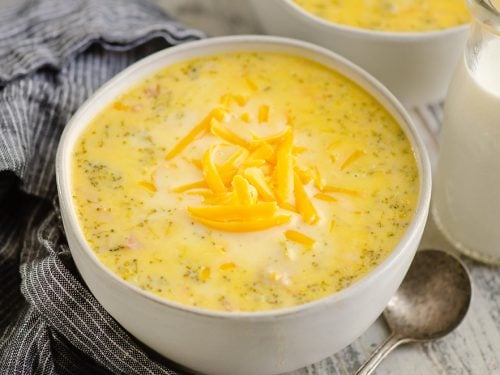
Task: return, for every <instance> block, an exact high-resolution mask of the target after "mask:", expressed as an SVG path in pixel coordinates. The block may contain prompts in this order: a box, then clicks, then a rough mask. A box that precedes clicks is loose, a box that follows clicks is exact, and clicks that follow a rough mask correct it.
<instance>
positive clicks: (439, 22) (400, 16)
mask: <svg viewBox="0 0 500 375" xmlns="http://www.w3.org/2000/svg"><path fill="white" fill-rule="evenodd" d="M293 1H294V2H295V3H296V4H297V5H299V6H300V7H302V8H304V9H305V10H306V11H308V12H310V13H312V14H314V15H316V16H318V17H321V18H324V19H326V20H328V21H331V22H334V23H338V24H341V25H347V26H353V27H359V28H363V29H370V30H380V31H403V32H405V31H406V32H419V31H431V30H440V29H446V28H450V27H454V26H459V25H463V24H466V23H468V22H469V20H470V15H469V12H468V10H467V6H466V3H465V0H293Z"/></svg>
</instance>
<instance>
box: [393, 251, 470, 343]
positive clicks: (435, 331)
mask: <svg viewBox="0 0 500 375" xmlns="http://www.w3.org/2000/svg"><path fill="white" fill-rule="evenodd" d="M471 295H472V288H471V282H470V278H469V274H468V272H467V270H466V268H465V266H464V265H463V264H462V262H461V261H460V260H458V259H457V258H456V257H455V256H453V255H451V254H449V253H446V252H444V251H438V250H424V251H420V252H418V253H417V255H416V256H415V259H414V261H413V263H412V264H411V267H410V269H409V271H408V273H407V274H406V277H405V279H404V281H403V283H402V284H401V286H400V287H399V289H398V291H397V292H396V294H395V295H394V296H393V297H392V298H391V300H390V301H389V304H388V305H387V307H386V309H385V311H384V317H385V319H386V320H387V324H388V325H389V327H390V328H391V331H392V332H397V333H399V334H400V335H401V336H404V337H406V338H408V339H411V340H412V341H427V340H433V339H437V338H439V337H442V336H444V335H446V334H448V333H449V332H451V331H452V330H454V329H455V328H456V327H457V326H458V325H459V324H460V322H461V321H462V320H463V318H464V317H465V314H466V313H467V310H468V308H469V303H470V299H471Z"/></svg>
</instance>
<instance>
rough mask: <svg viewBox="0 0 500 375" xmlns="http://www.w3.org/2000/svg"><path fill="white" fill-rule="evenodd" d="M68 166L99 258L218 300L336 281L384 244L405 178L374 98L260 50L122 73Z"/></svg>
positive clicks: (403, 143)
mask: <svg viewBox="0 0 500 375" xmlns="http://www.w3.org/2000/svg"><path fill="white" fill-rule="evenodd" d="M72 171H73V172H72V192H73V200H74V204H75V207H76V210H77V215H78V218H79V221H80V225H81V228H82V230H83V233H84V236H85V238H86V240H87V242H88V244H89V245H90V247H91V248H92V249H93V251H94V252H95V254H96V256H97V257H98V258H99V259H100V261H101V262H102V263H103V264H104V265H105V266H106V267H107V268H108V269H110V270H111V271H112V272H114V273H115V274H116V275H118V276H119V277H121V278H122V279H124V280H126V281H127V282H129V283H131V284H133V285H136V286H137V287H139V288H141V289H144V290H146V291H149V292H151V293H154V294H155V295H158V296H160V297H163V298H165V299H167V300H170V301H176V302H180V303H182V304H185V305H190V306H198V307H203V308H207V309H215V310H227V311H257V310H268V309H276V308H281V307H286V306H293V305H299V304H303V303H306V302H309V301H312V300H314V299H318V298H321V297H325V296H327V295H330V294H332V293H335V292H336V291H339V290H341V289H342V288H345V287H347V286H348V285H350V284H351V283H352V282H353V281H355V280H357V279H359V278H360V277H361V276H363V275H365V274H366V273H367V272H369V271H370V270H371V269H373V268H374V267H375V266H377V265H378V264H379V263H380V262H381V261H383V260H384V258H385V257H386V256H387V255H388V254H389V253H390V252H391V251H392V250H393V249H394V247H395V246H396V244H397V243H398V241H399V240H400V239H401V237H402V236H403V234H404V233H405V230H406V229H407V227H408V224H409V223H410V221H411V219H412V216H413V214H414V210H415V206H416V200H417V197H418V192H419V188H418V186H419V183H418V180H419V177H418V170H417V166H416V161H415V158H414V154H413V152H412V149H411V146H410V144H409V142H408V140H407V138H406V136H405V134H404V133H403V131H402V130H401V128H400V127H399V126H398V124H397V123H396V121H395V120H394V119H393V118H392V117H391V115H390V114H389V113H388V112H387V111H386V110H385V109H384V108H383V107H382V106H381V104H379V103H378V102H377V101H376V100H375V99H374V98H373V97H371V96H370V95H369V94H368V93H366V92H365V91H364V90H363V89H361V88H360V87H359V86H357V85H356V84H354V83H353V82H351V81H350V80H349V79H347V78H345V77H344V76H342V75H340V74H338V73H336V72H335V71H332V70H331V69H329V68H327V67H325V66H322V65H320V64H318V63H315V62H312V61H309V60H306V59H303V58H300V57H295V56H289V55H285V54H277V53H267V52H265V53H264V52H262V53H261V52H259V53H252V52H242V53H227V54H220V55H215V56H210V57H203V58H197V59H193V60H189V61H185V62H181V63H176V64H174V65H171V66H168V67H166V68H165V69H163V70H161V71H159V72H158V73H156V74H155V75H153V76H151V77H150V78H148V79H146V80H145V81H143V82H141V83H140V84H138V85H136V86H135V87H133V88H132V89H130V90H129V91H128V92H126V93H124V94H123V95H122V96H121V97H119V98H117V100H116V101H114V102H113V103H112V104H110V105H109V106H107V107H106V108H105V109H104V110H103V111H102V112H101V113H100V114H99V115H97V116H96V117H95V118H94V119H93V121H92V122H91V123H89V124H88V126H87V127H86V129H85V130H84V131H83V133H82V134H81V135H80V137H79V139H78V140H77V142H76V145H75V148H74V153H73V165H72Z"/></svg>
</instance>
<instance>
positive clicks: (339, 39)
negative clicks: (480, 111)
mask: <svg viewBox="0 0 500 375" xmlns="http://www.w3.org/2000/svg"><path fill="white" fill-rule="evenodd" d="M251 3H252V4H253V6H254V9H255V11H256V14H257V17H258V19H259V21H260V22H261V24H262V26H263V27H264V29H265V31H266V32H267V33H269V34H274V35H281V36H287V37H292V38H299V39H302V40H306V41H309V42H313V43H316V44H319V45H321V46H323V47H326V48H329V49H331V50H332V51H334V52H337V53H339V54H341V55H343V56H345V57H347V58H348V59H350V60H352V61H353V62H354V63H356V64H358V65H359V66H361V67H362V68H364V69H366V70H367V71H368V72H369V73H371V74H373V76H375V78H378V79H379V80H380V81H381V82H382V83H383V84H384V85H386V86H387V88H389V90H391V91H392V92H393V94H395V95H396V97H398V99H400V100H401V101H402V102H403V104H405V105H407V106H413V105H420V104H424V103H433V102H436V101H440V100H443V99H444V97H445V95H446V91H447V89H448V84H449V82H450V80H451V75H452V74H453V71H454V70H455V67H456V65H457V64H458V61H459V58H460V56H461V54H462V52H463V48H464V46H465V41H466V38H467V29H468V25H463V26H458V27H453V28H449V29H445V30H437V31H430V32H421V33H415V32H411V33H410V32H383V31H372V30H365V29H359V28H354V27H349V26H343V25H338V24H334V23H332V22H328V21H326V20H323V19H321V18H319V17H316V16H314V15H312V14H311V13H308V12H307V11H305V10H303V9H302V8H301V7H299V6H298V5H296V4H295V3H294V2H293V1H292V0H251Z"/></svg>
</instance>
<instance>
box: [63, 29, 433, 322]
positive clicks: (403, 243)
mask: <svg viewBox="0 0 500 375" xmlns="http://www.w3.org/2000/svg"><path fill="white" fill-rule="evenodd" d="M250 45H254V47H253V48H254V49H253V51H255V50H256V49H255V45H259V46H260V48H262V49H264V46H273V45H274V46H276V45H278V46H281V47H284V48H285V47H289V48H291V49H297V50H301V51H304V52H310V53H312V54H315V55H317V56H318V58H319V57H322V58H323V59H324V60H328V61H329V62H330V63H331V64H332V65H333V64H335V65H337V66H338V67H337V68H333V67H332V66H328V67H329V68H330V69H332V70H336V69H339V68H340V69H339V70H338V72H339V73H340V74H342V75H344V76H347V78H349V79H350V80H352V81H353V82H354V83H356V84H357V85H359V86H360V87H362V88H363V89H364V90H365V91H367V92H368V93H369V94H370V95H372V96H375V95H378V96H379V98H376V99H377V100H378V101H379V102H381V104H382V105H383V106H384V108H385V109H386V110H387V111H389V113H391V115H393V117H396V116H395V114H397V116H399V118H400V121H398V123H399V125H400V126H401V127H402V128H403V131H404V132H405V134H406V135H407V138H408V140H409V142H410V144H411V146H412V149H413V153H414V156H415V159H416V163H417V166H418V169H419V185H420V189H419V197H418V202H417V206H416V208H415V212H414V215H413V218H412V220H411V222H410V225H409V226H408V228H407V229H406V231H405V233H404V235H403V237H402V238H401V239H400V241H399V242H398V244H397V245H396V247H395V248H394V249H393V250H392V251H391V252H390V254H389V255H388V256H387V257H386V258H385V259H384V260H383V261H382V262H381V263H380V264H378V265H377V266H376V267H374V268H373V269H372V270H370V271H369V272H368V273H367V274H365V275H364V276H362V277H361V278H359V279H358V280H356V281H355V282H353V283H352V284H351V285H349V286H348V287H346V288H343V289H342V290H340V291H338V292H335V293H332V294H329V295H327V296H325V297H322V298H319V299H315V300H312V301H310V302H307V303H304V304H301V305H294V306H290V307H284V308H278V309H273V310H262V311H233V312H227V311H219V310H210V309H206V308H200V307H194V306H189V305H184V304H182V303H179V302H175V301H171V300H168V299H165V298H162V297H159V296H156V295H154V294H153V293H150V292H147V291H145V290H142V289H140V288H139V287H137V286H135V285H132V284H131V283H128V282H127V281H125V280H123V279H121V278H120V277H118V276H117V275H115V274H114V273H113V272H112V271H111V270H109V269H108V268H106V267H105V266H104V264H103V263H101V261H100V260H99V259H98V258H97V256H96V254H95V253H94V251H93V250H92V249H91V248H90V246H89V245H88V243H87V241H86V240H85V238H84V236H83V231H82V230H81V227H80V224H79V221H78V218H77V215H76V209H75V207H74V204H73V202H72V194H71V183H70V182H71V177H70V172H69V171H70V158H71V155H72V151H73V145H74V142H72V143H70V141H69V140H68V139H69V138H70V137H73V138H74V140H76V139H77V136H75V135H74V134H73V133H77V134H78V135H79V134H80V133H81V131H83V129H84V128H85V127H86V126H87V125H88V121H84V117H85V112H87V111H89V110H91V109H92V108H93V107H95V106H98V105H99V99H101V97H103V96H104V95H106V93H107V92H108V91H111V90H112V88H113V86H115V85H118V84H119V83H121V82H122V81H127V79H128V78H131V77H133V76H137V75H140V73H141V72H142V71H143V70H147V68H148V66H150V65H153V64H154V63H155V62H159V61H162V60H164V59H168V58H169V57H170V56H172V55H176V54H180V53H183V52H189V51H193V50H194V51H196V50H197V49H203V48H214V49H215V50H217V48H221V47H222V46H226V47H227V46H229V47H230V48H231V47H236V48H234V49H231V50H232V51H238V50H239V51H252V49H250V48H248V47H247V48H245V47H246V46H250ZM257 51H259V49H257ZM216 53H222V52H217V51H213V52H211V53H203V52H202V53H200V54H199V55H196V56H210V55H211V54H216ZM297 56H301V55H300V54H297ZM191 58H193V57H191ZM305 58H309V59H311V60H313V61H314V59H313V58H310V57H305ZM189 59H190V58H184V59H180V60H179V61H181V60H189ZM318 62H319V61H318ZM319 63H321V62H319ZM170 64H172V62H168V63H165V64H163V65H162V67H163V68H164V67H166V66H168V65H170ZM323 65H325V64H323ZM159 69H161V68H156V69H154V70H152V71H150V72H149V73H148V74H147V75H146V76H149V75H152V74H154V72H155V71H158V70H159ZM341 70H345V72H344V71H341ZM347 74H349V75H347ZM354 77H355V78H354ZM135 83H136V82H133V83H128V86H127V87H131V86H133V84H135ZM363 84H364V85H368V86H369V87H370V88H367V87H365V86H364V85H363ZM370 90H371V91H370ZM122 91H123V90H122ZM113 97H114V98H116V97H117V95H113ZM382 101H385V102H386V103H385V104H384V103H382ZM109 102H110V101H108V102H107V103H109ZM107 103H106V104H107ZM391 107H392V108H391ZM101 109H102V108H101ZM56 181H57V190H58V195H59V204H60V209H61V213H62V216H63V217H65V218H66V220H67V221H65V222H64V225H65V229H67V231H68V232H70V233H72V234H73V235H74V238H75V240H76V241H77V242H78V245H79V248H80V249H74V248H73V249H71V248H70V251H71V252H72V253H73V252H74V251H81V252H82V253H83V255H84V256H86V257H87V258H89V259H90V261H91V262H92V263H93V266H95V267H97V269H98V270H99V271H101V272H102V274H103V275H105V276H106V277H107V280H109V281H110V282H112V283H114V284H115V285H117V286H119V287H121V288H125V289H127V290H129V291H131V292H132V293H134V294H137V296H138V297H142V298H145V299H147V300H149V301H150V302H155V303H157V304H160V305H162V306H163V307H166V308H170V309H174V310H177V311H179V312H183V313H188V314H192V315H198V316H203V317H210V318H222V319H230V320H248V321H255V320H259V321H270V320H273V319H276V318H277V317H284V316H292V315H297V314H300V313H303V312H305V311H311V310H315V309H324V308H325V307H326V305H329V304H332V303H335V302H337V301H341V300H343V299H345V298H347V297H348V296H349V295H351V294H355V293H357V292H358V291H361V290H363V289H364V288H366V287H367V286H368V285H369V284H370V282H371V281H372V280H373V279H375V278H376V277H379V276H380V275H381V274H383V273H385V272H386V271H387V270H388V269H390V268H391V267H392V266H393V265H394V264H395V263H397V262H398V261H399V259H400V258H401V257H403V256H404V255H405V252H407V251H409V250H408V249H407V245H408V244H409V243H411V242H412V241H413V240H414V237H416V236H418V235H419V228H420V226H421V225H424V224H425V221H426V218H427V214H428V209H429V205H430V195H431V166H430V162H429V158H428V155H427V150H426V148H425V144H424V142H423V140H422V138H421V136H420V135H419V134H418V131H417V126H416V125H415V124H414V123H413V122H412V120H411V118H410V116H409V115H408V113H407V112H406V110H405V109H404V107H403V105H402V104H401V103H400V102H399V101H398V100H397V99H396V98H395V97H394V95H393V94H392V93H391V92H390V91H389V90H388V89H387V88H386V87H385V86H383V85H382V84H381V83H380V82H379V81H377V80H376V79H375V78H374V77H373V76H371V75H370V74H368V73H367V72H366V71H364V70H363V69H361V68H360V67H358V66H357V65H355V64H354V63H352V62H350V61H349V60H347V59H345V58H344V57H342V56H340V55H337V54H336V53H334V52H332V51H330V50H328V49H326V48H323V47H319V46H316V45H314V44H312V43H308V42H304V41H300V40H295V39H290V38H284V37H277V36H263V35H239V36H225V37H214V38H208V39H203V40H199V41H193V42H187V43H184V44H181V45H178V46H174V47H169V48H167V49H164V50H161V51H159V52H156V53H154V54H152V55H150V56H148V57H146V58H143V59H141V60H139V61H137V62H136V63H134V64H132V65H131V66H129V67H128V68H126V69H125V70H123V71H122V72H120V73H118V74H117V75H115V76H114V77H113V78H111V79H110V80H109V81H107V82H106V83H105V84H104V85H103V86H101V87H100V88H99V89H98V90H96V91H95V92H94V94H92V95H91V96H90V97H89V98H88V99H87V100H86V101H85V102H84V103H83V104H82V105H81V106H80V107H79V109H78V110H77V111H76V112H75V113H74V114H73V116H72V117H71V119H70V120H69V121H68V123H67V125H66V127H65V129H64V131H63V133H62V136H61V138H60V141H59V144H58V149H57V155H56ZM65 214H67V215H65ZM66 225H68V226H69V228H66ZM405 249H406V250H405Z"/></svg>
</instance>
